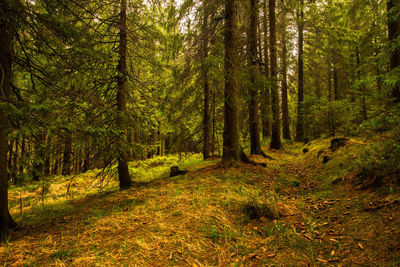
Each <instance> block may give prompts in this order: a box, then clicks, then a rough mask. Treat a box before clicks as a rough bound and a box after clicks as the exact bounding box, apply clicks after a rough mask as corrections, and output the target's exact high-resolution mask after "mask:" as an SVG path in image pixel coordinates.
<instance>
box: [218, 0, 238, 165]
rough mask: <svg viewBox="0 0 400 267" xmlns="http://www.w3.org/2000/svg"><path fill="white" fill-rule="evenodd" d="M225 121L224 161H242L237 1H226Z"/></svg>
mask: <svg viewBox="0 0 400 267" xmlns="http://www.w3.org/2000/svg"><path fill="white" fill-rule="evenodd" d="M225 16H226V17H225V20H226V21H225V93H224V98H225V103H224V104H225V121H224V133H223V136H224V142H223V155H222V159H223V161H225V162H229V161H232V160H234V161H239V160H240V154H241V153H240V152H241V148H240V138H239V107H238V96H237V95H238V84H237V76H238V59H237V37H236V35H237V29H236V27H237V0H226V1H225Z"/></svg>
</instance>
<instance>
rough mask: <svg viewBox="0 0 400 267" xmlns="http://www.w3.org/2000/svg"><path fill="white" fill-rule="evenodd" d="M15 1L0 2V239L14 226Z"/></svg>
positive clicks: (4, 238) (3, 238) (3, 239)
mask: <svg viewBox="0 0 400 267" xmlns="http://www.w3.org/2000/svg"><path fill="white" fill-rule="evenodd" d="M16 6H17V5H16V1H15V2H14V1H13V2H11V1H1V2H0V40H1V42H0V102H1V103H2V105H1V106H0V239H1V241H5V240H6V236H7V232H8V229H10V228H12V227H13V226H15V222H14V221H13V219H12V218H11V215H10V213H9V211H8V173H7V152H8V143H7V139H8V138H7V137H8V133H9V130H10V123H9V120H8V112H9V110H8V108H7V107H8V106H7V103H9V101H10V96H11V80H12V60H13V41H14V35H13V34H14V30H15V24H16V21H15V18H16V17H17V16H16V14H14V11H15V10H16Z"/></svg>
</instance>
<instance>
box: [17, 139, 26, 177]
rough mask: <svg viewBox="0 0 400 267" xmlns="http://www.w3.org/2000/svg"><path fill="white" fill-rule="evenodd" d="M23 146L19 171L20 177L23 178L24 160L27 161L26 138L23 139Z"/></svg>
mask: <svg viewBox="0 0 400 267" xmlns="http://www.w3.org/2000/svg"><path fill="white" fill-rule="evenodd" d="M21 142H22V144H21V154H20V157H19V170H18V173H19V175H20V176H22V175H23V174H24V163H25V162H24V160H23V159H25V136H24V137H22V141H21Z"/></svg>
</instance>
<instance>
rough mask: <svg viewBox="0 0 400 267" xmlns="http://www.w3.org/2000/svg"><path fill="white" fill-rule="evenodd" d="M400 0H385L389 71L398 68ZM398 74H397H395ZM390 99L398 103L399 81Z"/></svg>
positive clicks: (399, 100)
mask: <svg viewBox="0 0 400 267" xmlns="http://www.w3.org/2000/svg"><path fill="white" fill-rule="evenodd" d="M399 9H400V0H387V12H388V36H389V43H390V45H391V47H390V70H392V71H393V70H394V69H396V68H398V67H399V66H400V45H399V44H398V41H396V40H398V38H399V36H400V18H399V15H398V13H399ZM397 73H398V72H397ZM392 97H393V98H394V102H395V103H399V102H400V81H398V80H397V82H396V85H395V86H394V88H393V89H392Z"/></svg>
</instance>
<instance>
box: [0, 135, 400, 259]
mask: <svg viewBox="0 0 400 267" xmlns="http://www.w3.org/2000/svg"><path fill="white" fill-rule="evenodd" d="M329 145H330V140H329V139H324V140H317V141H313V142H311V144H308V145H306V146H303V145H302V144H295V143H287V144H285V149H283V150H282V151H274V150H268V149H267V148H265V151H266V152H267V153H268V154H269V155H271V156H272V157H273V158H274V160H265V159H263V158H260V157H254V158H253V159H254V160H255V161H259V162H264V163H266V164H267V167H262V166H253V165H248V164H247V165H246V164H238V165H237V166H234V167H231V168H229V169H224V168H221V167H219V165H218V164H217V162H218V160H215V161H213V160H210V161H199V160H196V161H192V162H188V163H186V164H185V165H184V166H183V167H185V168H186V169H188V170H189V173H187V174H186V175H184V176H177V177H172V178H169V177H163V178H160V179H154V180H152V181H150V182H147V183H137V184H136V185H135V186H134V188H132V189H130V190H127V191H123V192H120V191H118V190H116V189H109V188H114V187H113V186H115V184H113V185H112V186H111V187H109V188H108V189H107V188H106V189H105V190H104V191H103V192H100V193H96V192H95V191H93V192H91V193H90V194H88V195H86V196H84V195H79V194H71V193H70V194H66V193H65V188H66V187H68V188H70V189H71V188H80V186H83V185H85V186H86V185H87V184H88V180H87V179H78V178H79V177H78V178H77V179H76V180H74V182H73V183H71V180H69V181H68V182H67V180H64V181H63V182H59V184H57V183H55V184H54V183H52V185H51V186H48V187H45V186H43V188H46V190H47V191H46V190H45V191H43V188H42V191H40V190H39V189H38V188H36V189H34V188H33V187H32V188H22V189H21V188H12V189H11V190H10V205H11V206H12V208H11V212H12V214H13V216H14V217H15V218H16V220H17V222H18V224H19V225H20V228H19V229H18V230H17V231H13V232H12V233H11V236H10V239H9V241H8V242H7V243H6V244H4V245H1V247H0V263H1V264H2V265H10V266H22V265H27V266H31V265H57V266H64V265H76V266H87V265H99V266H110V265H128V266H129V265H142V266H166V265H179V266H188V265H194V266H203V265H207V266H209V265H213V266H216V265H219V266H226V265H233V266H242V265H246V266H247V265H249V266H252V265H254V266H260V265H283V266H286V265H296V266H303V265H307V266H308V265H313V266H314V265H332V266H352V265H359V264H360V265H368V266H371V265H381V266H399V265H400V193H399V189H398V187H396V186H394V185H391V186H389V185H387V186H381V187H379V188H374V189H362V188H361V186H360V185H356V182H355V181H356V180H357V179H356V178H355V177H356V175H357V173H358V171H357V164H356V162H357V158H358V152H359V149H360V147H362V146H363V145H364V144H363V142H361V141H357V140H351V141H350V143H349V144H348V145H347V146H345V147H342V148H340V149H339V150H337V151H335V152H332V151H330V149H329ZM304 148H307V149H308V150H309V151H308V152H307V153H303V149H304ZM323 156H327V157H329V158H330V160H329V161H328V162H327V163H325V164H324V163H322V161H323ZM61 191H62V192H63V193H62V195H63V196H64V197H65V198H68V199H62V200H60V201H58V202H57V201H54V202H51V201H50V199H61V196H60V195H57V194H56V192H61ZM72 191H73V190H72ZM78 191H79V190H77V192H78ZM45 193H46V195H49V196H50V197H49V198H48V200H43V203H42V204H38V205H33V199H34V198H35V197H36V199H40V197H41V196H42V197H43V196H44V195H45ZM86 193H87V191H85V194H86ZM60 194H61V193H60ZM27 203H28V204H27ZM29 203H30V205H29ZM38 203H40V201H39V202H38ZM264 207H268V208H269V210H270V211H271V212H270V213H268V212H266V213H261V214H260V212H258V211H260V210H263V209H264Z"/></svg>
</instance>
